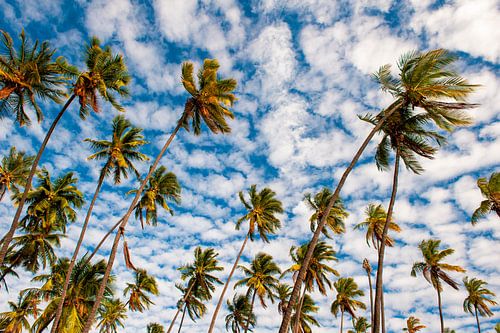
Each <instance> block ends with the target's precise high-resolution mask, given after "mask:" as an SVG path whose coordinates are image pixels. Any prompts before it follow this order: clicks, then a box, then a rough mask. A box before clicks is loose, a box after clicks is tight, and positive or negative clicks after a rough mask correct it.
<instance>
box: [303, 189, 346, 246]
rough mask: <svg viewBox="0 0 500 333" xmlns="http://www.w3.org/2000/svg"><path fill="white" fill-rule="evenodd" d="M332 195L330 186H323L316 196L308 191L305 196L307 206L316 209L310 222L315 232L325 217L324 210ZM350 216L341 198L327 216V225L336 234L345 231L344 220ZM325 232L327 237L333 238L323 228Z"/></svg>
mask: <svg viewBox="0 0 500 333" xmlns="http://www.w3.org/2000/svg"><path fill="white" fill-rule="evenodd" d="M331 197H332V192H331V191H330V190H329V189H328V188H326V187H325V188H323V189H322V190H321V191H320V192H318V193H317V194H316V195H315V196H314V197H313V196H312V195H311V194H310V193H307V194H306V195H305V196H304V201H305V202H306V204H307V206H308V207H309V208H310V209H312V210H314V213H313V215H311V218H310V219H309V223H310V224H311V231H312V232H314V231H315V230H316V226H317V225H318V223H319V222H320V221H321V218H322V217H323V214H324V211H325V209H326V207H327V206H328V202H329V201H330V199H331ZM348 216H349V214H348V213H347V212H346V211H345V210H344V205H343V204H342V201H341V200H340V199H337V201H336V202H335V205H334V206H333V207H332V209H331V210H330V213H329V214H328V217H327V218H326V225H327V226H328V228H329V229H330V230H331V231H332V232H333V233H334V234H337V235H338V234H342V233H344V232H345V224H344V220H345V219H346V218H347V217H348ZM323 234H324V235H325V236H326V237H327V238H331V236H330V235H329V234H328V230H327V229H325V228H323Z"/></svg>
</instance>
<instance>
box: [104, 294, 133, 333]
mask: <svg viewBox="0 0 500 333" xmlns="http://www.w3.org/2000/svg"><path fill="white" fill-rule="evenodd" d="M125 319H127V308H126V307H125V304H123V302H122V301H121V300H120V299H118V298H117V299H105V300H104V301H103V302H102V303H101V307H100V308H99V310H98V317H97V320H98V323H97V328H99V333H118V327H121V328H125V325H124V323H123V321H124V320H125Z"/></svg>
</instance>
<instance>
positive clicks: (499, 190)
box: [471, 172, 500, 224]
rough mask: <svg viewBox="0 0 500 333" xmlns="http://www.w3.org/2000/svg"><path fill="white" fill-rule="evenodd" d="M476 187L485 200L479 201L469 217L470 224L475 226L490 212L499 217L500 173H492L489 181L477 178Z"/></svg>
mask: <svg viewBox="0 0 500 333" xmlns="http://www.w3.org/2000/svg"><path fill="white" fill-rule="evenodd" d="M477 187H479V189H480V190H481V194H482V195H483V197H485V198H486V200H483V201H481V204H480V205H479V208H477V209H476V210H475V211H474V213H473V214H472V217H471V222H472V224H476V223H477V222H478V221H479V219H481V218H483V217H485V216H486V215H487V214H489V213H490V212H496V213H497V215H498V216H499V217H500V172H493V173H492V174H491V176H490V179H489V180H486V178H479V179H478V180H477Z"/></svg>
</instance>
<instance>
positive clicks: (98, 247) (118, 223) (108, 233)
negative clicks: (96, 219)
mask: <svg viewBox="0 0 500 333" xmlns="http://www.w3.org/2000/svg"><path fill="white" fill-rule="evenodd" d="M120 223H122V219H120V220H118V222H116V224H115V225H114V226H113V227H112V228H111V229H109V230H108V232H107V233H106V235H104V237H103V238H102V239H101V241H100V242H99V244H97V246H96V247H95V249H94V251H92V253H91V254H90V256H89V257H88V258H87V263H89V262H90V261H91V260H92V258H93V257H94V256H95V254H96V253H97V251H99V249H100V248H101V246H102V244H104V242H105V241H106V239H108V237H109V235H111V233H112V232H113V231H115V229H116V228H118V226H119V225H120Z"/></svg>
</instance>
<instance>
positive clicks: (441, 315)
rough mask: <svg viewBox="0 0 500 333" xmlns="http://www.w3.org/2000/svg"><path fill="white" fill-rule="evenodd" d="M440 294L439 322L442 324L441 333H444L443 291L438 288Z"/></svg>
mask: <svg viewBox="0 0 500 333" xmlns="http://www.w3.org/2000/svg"><path fill="white" fill-rule="evenodd" d="M436 290H437V294H438V307H439V320H440V322H441V333H444V319H443V309H442V308H441V291H439V287H438V288H436Z"/></svg>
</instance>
